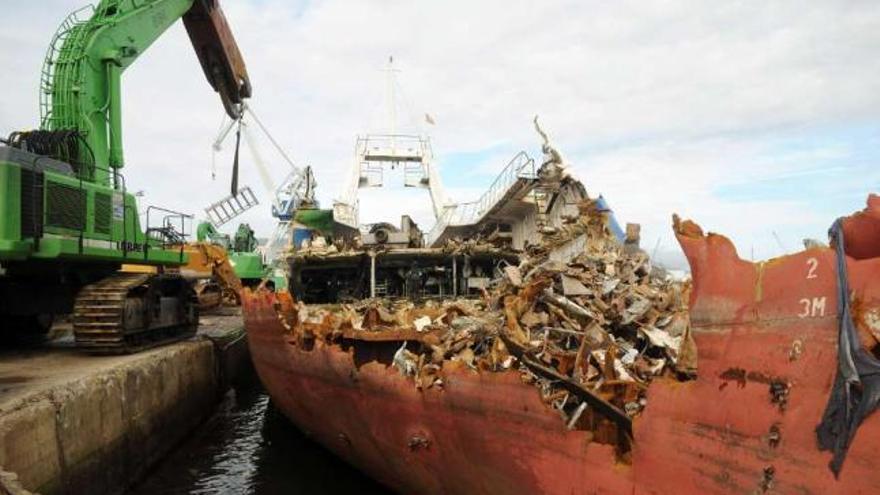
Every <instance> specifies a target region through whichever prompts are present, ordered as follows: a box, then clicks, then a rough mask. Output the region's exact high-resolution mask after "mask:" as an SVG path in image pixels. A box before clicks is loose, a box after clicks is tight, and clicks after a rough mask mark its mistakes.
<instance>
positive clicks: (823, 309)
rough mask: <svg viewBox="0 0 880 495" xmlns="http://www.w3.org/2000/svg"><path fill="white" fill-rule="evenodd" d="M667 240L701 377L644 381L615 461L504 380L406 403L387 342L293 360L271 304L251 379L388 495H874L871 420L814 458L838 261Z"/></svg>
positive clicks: (483, 379)
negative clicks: (842, 449)
mask: <svg viewBox="0 0 880 495" xmlns="http://www.w3.org/2000/svg"><path fill="white" fill-rule="evenodd" d="M875 206H880V205H875ZM869 209H870V208H869ZM875 213H877V215H876V217H875V218H874V220H877V221H876V222H874V221H873V220H871V218H868V220H866V219H865V218H864V217H859V219H858V221H860V222H864V223H866V225H868V226H869V231H870V232H868V233H865V234H864V242H860V240H859V236H860V235H861V234H858V233H856V234H853V236H851V238H850V239H849V240H848V246H847V249H848V251H849V250H850V249H852V250H853V251H852V252H854V253H855V252H868V253H871V250H870V247H869V246H867V244H869V243H870V242H872V241H871V239H874V238H876V234H877V232H878V230H877V229H878V228H880V208H878V209H876V212H875ZM850 225H852V222H851V223H850ZM871 229H873V230H871ZM677 236H678V239H679V242H680V243H681V245H682V248H683V250H684V251H685V254H686V255H687V257H688V260H689V262H690V264H691V268H692V275H693V279H694V288H693V293H692V297H691V322H692V326H693V330H694V339H695V341H696V344H697V348H698V350H699V376H698V378H696V379H694V380H690V381H686V382H679V381H677V380H674V379H671V378H668V379H661V380H655V382H654V383H653V384H652V385H651V386H650V388H649V390H648V405H647V407H646V408H645V410H644V411H643V412H642V414H641V415H640V416H639V417H638V418H636V419H635V421H634V442H633V449H632V452H631V453H629V454H627V455H626V456H620V455H618V453H616V452H615V446H613V445H608V444H603V443H599V442H597V441H594V436H593V434H592V433H591V432H589V431H569V430H567V429H566V428H565V424H564V421H563V420H562V419H561V418H560V417H559V415H558V413H556V412H555V411H554V410H553V409H551V408H549V407H547V406H546V405H545V404H544V403H543V402H542V401H541V399H540V397H539V393H538V391H537V389H536V388H534V387H533V386H531V385H528V384H524V383H522V381H521V378H520V374H519V372H518V371H504V372H479V373H478V372H475V371H471V370H468V369H459V368H455V367H454V366H451V365H447V366H444V384H443V387H442V389H441V388H437V387H434V388H429V389H427V390H417V389H416V387H415V386H414V384H413V380H412V378H408V377H404V376H401V375H400V374H399V373H398V371H397V370H396V369H395V368H394V367H392V366H390V359H391V353H393V350H394V347H392V346H391V344H392V343H390V342H386V343H381V344H380V343H375V342H362V341H356V342H349V343H348V345H344V344H328V343H325V342H324V341H322V340H321V339H317V340H316V341H315V342H314V344H313V346H303V345H302V343H301V342H299V343H298V341H297V340H296V339H294V338H292V334H291V331H290V329H289V326H290V325H289V324H288V325H285V319H284V317H283V316H282V317H280V318H279V314H281V315H285V314H289V313H291V312H292V311H293V306H292V302H291V301H290V298H289V296H287V295H286V294H284V293H282V294H278V295H276V294H272V293H268V292H256V293H250V292H246V294H245V297H244V304H243V305H244V314H245V324H246V327H247V332H248V339H249V345H250V349H251V352H252V356H253V360H254V364H255V366H256V369H257V372H258V374H259V376H260V378H261V380H262V381H263V383H264V385H265V386H266V388H267V390H268V392H269V394H270V395H271V396H272V399H273V402H274V403H275V404H276V405H277V406H278V408H279V409H280V410H281V411H282V412H283V413H284V414H285V415H286V416H287V417H288V418H290V420H291V421H293V422H294V423H295V424H296V425H297V426H298V427H299V428H300V429H302V430H303V431H305V432H307V433H309V434H310V435H312V436H313V437H314V438H315V439H316V440H317V441H318V442H320V443H321V444H323V445H325V446H326V447H327V448H329V449H330V450H332V451H333V452H335V453H336V454H338V455H339V456H340V457H342V458H343V459H345V460H347V461H348V462H349V463H351V464H352V465H354V466H356V467H358V468H359V469H361V470H362V471H364V472H365V473H367V474H369V475H370V476H372V477H374V478H375V479H377V480H378V481H380V482H381V483H383V484H385V485H387V486H388V487H390V488H392V489H394V490H395V491H397V492H399V493H419V494H442V493H468V494H483V493H486V494H489V493H491V494H514V493H516V494H519V493H523V494H525V493H529V494H532V493H549V494H599V493H609V494H610V493H613V494H753V493H797V494H859V493H865V494H868V493H877V490H878V488H877V487H880V470H877V469H876V468H875V463H876V459H878V457H880V443H878V441H877V440H878V439H880V415H877V414H874V415H871V416H869V417H868V418H867V419H866V420H865V421H864V423H863V424H862V425H861V427H860V428H859V430H858V432H857V434H856V436H855V440H854V442H853V444H852V446H851V448H850V451H849V454H848V456H847V458H846V461H845V463H844V465H843V469H842V471H841V473H840V476H839V477H837V478H836V477H835V476H834V474H833V473H832V472H831V471H830V469H829V468H828V462H829V460H830V458H831V454H830V453H829V452H821V451H819V449H818V447H817V441H816V434H815V428H816V426H817V425H818V424H819V422H820V420H821V417H822V413H823V411H824V409H825V406H826V403H827V401H828V397H829V394H830V391H831V387H832V384H833V381H834V376H835V373H836V369H837V335H838V324H837V309H836V308H837V296H836V280H837V278H836V272H835V265H834V261H835V258H834V257H835V253H834V251H833V250H831V249H828V248H815V249H811V250H808V251H804V252H802V253H798V254H794V255H790V256H785V257H782V258H777V259H775V260H771V261H770V262H766V263H760V264H754V263H751V262H748V261H744V260H741V259H740V258H739V257H738V256H737V254H736V251H735V249H734V247H733V245H732V243H730V241H729V240H727V239H726V238H724V237H722V236H718V235H714V234H710V235H703V234H702V232H699V231H698V230H696V229H691V230H690V231H688V230H687V229H680V230H679V231H678V232H677ZM860 249H861V251H860ZM859 258H861V259H857V258H856V257H854V258H849V259H848V260H847V265H848V270H849V275H850V284H851V289H852V291H853V294H854V297H853V302H854V307H855V308H857V309H856V320H857V323H858V324H859V326H860V328H861V329H862V330H865V331H869V330H872V329H871V328H868V327H871V325H875V326H878V328H876V329H875V330H877V331H878V333H880V259H877V258H870V257H867V258H866V257H859ZM288 321H289V320H288ZM394 344H395V345H396V344H397V343H394Z"/></svg>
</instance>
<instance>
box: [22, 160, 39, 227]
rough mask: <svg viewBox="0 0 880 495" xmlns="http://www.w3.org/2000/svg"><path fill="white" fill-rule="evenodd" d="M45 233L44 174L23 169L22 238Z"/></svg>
mask: <svg viewBox="0 0 880 495" xmlns="http://www.w3.org/2000/svg"><path fill="white" fill-rule="evenodd" d="M41 235H43V174H42V173H41V172H34V171H31V170H26V169H24V168H22V169H21V238H22V239H27V238H34V237H40V236H41Z"/></svg>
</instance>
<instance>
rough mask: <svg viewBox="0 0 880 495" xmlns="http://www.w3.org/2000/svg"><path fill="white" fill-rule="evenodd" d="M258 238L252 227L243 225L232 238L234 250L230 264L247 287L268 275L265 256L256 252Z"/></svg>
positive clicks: (231, 252) (231, 253)
mask: <svg viewBox="0 0 880 495" xmlns="http://www.w3.org/2000/svg"><path fill="white" fill-rule="evenodd" d="M256 249H257V237H256V235H254V231H253V229H251V226H250V225H248V224H246V223H243V224H241V225H239V226H238V230H236V232H235V236H234V237H233V238H232V250H231V251H230V252H229V262H230V263H231V264H232V268H233V269H234V270H235V274H236V275H238V278H240V279H241V280H242V282H244V283H245V285H252V284H254V283H255V282H259V281H260V280H262V279H263V277H264V276H265V275H266V265H265V264H263V256H262V255H261V254H260V253H258V252H257V251H256Z"/></svg>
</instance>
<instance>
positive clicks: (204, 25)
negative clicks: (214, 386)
mask: <svg viewBox="0 0 880 495" xmlns="http://www.w3.org/2000/svg"><path fill="white" fill-rule="evenodd" d="M178 19H182V20H183V23H184V25H185V27H186V30H187V32H188V34H189V38H190V40H191V41H192V44H193V47H194V48H195V51H196V54H197V56H198V59H199V62H200V63H201V66H202V69H203V70H204V74H205V76H206V77H207V79H208V82H209V83H210V85H211V86H212V87H213V89H214V90H215V91H216V92H217V93H219V95H220V99H221V101H222V103H223V106H224V108H225V110H226V113H227V114H229V116H230V117H231V118H233V119H240V118H241V113H242V104H243V101H244V99H245V98H248V97H250V95H251V86H250V81H249V79H248V75H247V70H246V68H245V65H244V62H243V60H242V57H241V54H240V52H239V50H238V47H237V45H236V43H235V39H234V38H233V36H232V33H231V31H230V29H229V26H228V24H227V22H226V18H225V16H224V15H223V12H222V10H221V9H220V6H219V4H218V3H217V1H216V0H102V1H101V2H100V3H98V5H97V6H95V7H88V8H86V9H82V10H79V11H77V12H74V13H73V14H71V15H70V16H69V17H68V18H67V19H66V20H65V21H64V22H63V23H62V25H61V27H60V28H59V30H58V32H57V33H56V35H55V37H54V38H53V39H52V42H51V44H50V47H49V50H48V53H47V56H46V59H45V62H44V66H43V71H42V76H41V87H40V111H41V119H42V120H41V123H40V128H39V129H38V130H32V131H26V132H14V133H12V134H11V135H10V136H9V138H8V139H4V140H0V334H3V333H6V332H18V333H39V332H45V331H47V330H48V327H49V326H50V325H51V322H52V318H53V316H54V315H61V314H72V320H73V326H74V335H75V338H76V343H77V346H79V347H81V348H85V349H87V350H91V351H96V352H106V353H119V352H133V351H137V350H140V349H143V348H145V347H150V346H153V345H158V344H160V343H164V342H168V341H172V340H177V339H180V338H183V337H186V336H189V335H191V334H192V333H194V332H195V329H196V327H197V326H198V306H197V301H196V298H195V295H194V292H193V289H192V287H191V286H190V284H189V283H188V282H187V281H186V280H185V279H183V278H182V277H181V276H180V275H179V274H177V273H174V272H175V270H174V268H175V267H179V266H181V265H184V264H185V263H186V256H185V254H184V252H183V250H182V249H181V248H180V246H182V245H183V244H184V242H183V240H184V238H185V232H184V230H185V228H186V221H187V219H188V218H189V217H188V216H187V215H184V214H181V213H177V212H173V211H169V210H165V209H162V208H157V207H152V206H151V207H149V208H146V209H145V214H144V220H143V224H142V221H141V219H140V217H139V212H140V211H141V210H140V209H139V208H138V204H137V201H136V198H135V195H133V194H131V192H130V191H131V186H130V185H127V184H126V183H125V180H124V177H123V175H122V173H121V169H122V167H123V153H122V113H121V112H122V108H121V101H122V85H121V80H122V73H123V72H124V71H125V69H126V68H128V67H129V66H130V65H131V64H132V63H134V61H135V60H137V58H138V57H139V56H140V55H141V54H142V53H144V52H145V51H146V50H147V49H148V48H149V47H150V45H151V44H152V43H153V42H154V41H155V40H156V39H157V38H159V37H160V36H161V35H162V34H163V33H164V32H165V31H166V30H167V29H168V28H169V27H171V26H172V25H173V24H174V23H175V22H177V20H178ZM235 165H236V166H235V167H234V169H233V174H234V176H233V184H234V185H233V188H235V184H236V183H237V178H236V177H235V174H237V156H236V164H235ZM172 246H176V247H175V248H172ZM123 264H135V265H141V266H143V265H148V266H155V267H158V270H154V271H155V272H156V273H125V272H122V271H120V267H121V266H122V265H123ZM2 336H3V335H0V337H2Z"/></svg>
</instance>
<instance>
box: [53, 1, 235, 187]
mask: <svg viewBox="0 0 880 495" xmlns="http://www.w3.org/2000/svg"><path fill="white" fill-rule="evenodd" d="M76 15H82V13H81V12H80V13H75V14H74V16H76ZM180 18H182V19H183V22H184V25H185V26H186V30H187V32H188V33H189V37H190V40H191V41H192V43H193V47H194V49H195V51H196V55H197V56H198V58H199V61H200V63H201V65H202V69H203V70H204V73H205V76H206V77H207V79H208V82H209V83H210V84H211V86H212V87H213V88H214V90H215V91H217V92H218V93H219V94H220V99H221V100H222V102H223V106H224V108H225V109H226V112H227V113H228V114H229V115H230V117H232V118H238V117H239V114H240V112H241V103H242V101H243V99H244V98H248V97H250V95H251V85H250V81H249V79H248V75H247V70H246V68H245V65H244V61H243V60H242V57H241V53H240V52H239V50H238V46H237V45H236V43H235V40H234V38H233V37H232V34H231V31H230V29H229V26H228V24H227V23H226V18H225V17H224V15H223V11H222V10H221V9H220V5H219V4H218V3H217V2H216V1H215V0H139V1H136V0H103V1H101V2H100V3H99V4H98V6H97V7H95V9H94V12H93V13H92V15H91V17H90V18H89V19H88V20H86V21H84V22H77V18H76V17H73V18H70V19H68V21H67V23H68V24H69V25H68V26H62V29H61V30H59V33H58V34H57V35H56V37H55V39H53V41H52V44H51V46H50V48H49V53H48V55H47V57H46V64H45V67H44V71H43V72H44V75H43V86H44V87H43V88H41V92H42V94H44V95H47V96H48V97H49V99H48V100H44V101H43V104H42V105H41V112H42V123H41V128H42V129H43V130H46V131H60V132H68V133H69V134H70V137H69V138H68V141H69V142H67V143H64V146H56V148H63V149H64V151H65V153H66V154H68V155H71V156H60V157H58V158H61V159H65V161H71V162H75V165H79V167H77V168H80V169H82V170H79V172H80V174H81V176H82V175H85V177H84V178H85V179H87V180H92V181H94V182H97V183H101V184H108V183H109V181H110V179H111V177H112V176H113V175H115V174H114V171H115V170H116V169H119V168H121V167H122V166H123V164H124V159H123V153H122V90H121V78H122V73H123V72H124V71H125V69H126V68H128V67H129V66H130V65H131V64H132V63H134V61H135V60H137V58H138V57H139V56H140V55H141V54H142V53H144V51H146V50H147V48H149V46H150V45H151V44H152V43H153V42H154V41H156V39H157V38H159V37H160V36H161V35H162V34H163V33H164V32H165V31H166V30H167V29H168V28H169V27H170V26H171V25H172V24H174V22H176V21H177V20H178V19H180ZM65 27H66V29H65ZM53 151H57V150H53Z"/></svg>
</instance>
